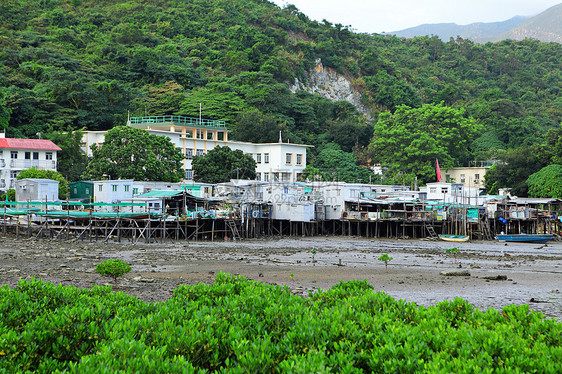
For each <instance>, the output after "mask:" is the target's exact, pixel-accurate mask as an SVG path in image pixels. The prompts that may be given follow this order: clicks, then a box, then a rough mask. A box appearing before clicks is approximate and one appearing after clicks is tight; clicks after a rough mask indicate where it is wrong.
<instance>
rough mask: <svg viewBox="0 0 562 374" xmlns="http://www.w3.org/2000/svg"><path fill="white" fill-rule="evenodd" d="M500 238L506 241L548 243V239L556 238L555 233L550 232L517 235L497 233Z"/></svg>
mask: <svg viewBox="0 0 562 374" xmlns="http://www.w3.org/2000/svg"><path fill="white" fill-rule="evenodd" d="M496 237H497V238H498V240H500V241H504V242H514V243H546V242H547V241H549V240H551V239H552V238H554V235H549V234H536V235H534V234H533V235H526V234H516V235H497V236H496Z"/></svg>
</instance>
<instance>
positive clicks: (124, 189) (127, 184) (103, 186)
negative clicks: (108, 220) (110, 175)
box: [93, 179, 134, 212]
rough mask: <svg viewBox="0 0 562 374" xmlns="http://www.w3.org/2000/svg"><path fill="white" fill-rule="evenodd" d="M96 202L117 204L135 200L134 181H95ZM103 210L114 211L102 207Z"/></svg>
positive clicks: (111, 208)
mask: <svg viewBox="0 0 562 374" xmlns="http://www.w3.org/2000/svg"><path fill="white" fill-rule="evenodd" d="M93 183H94V202H101V203H112V204H116V203H118V202H120V201H122V200H130V199H132V198H133V183H134V181H133V180H132V179H113V180H101V181H94V182H93ZM100 209H101V210H105V211H112V212H115V211H116V210H115V209H113V207H111V206H105V207H100Z"/></svg>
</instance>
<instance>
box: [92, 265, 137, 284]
mask: <svg viewBox="0 0 562 374" xmlns="http://www.w3.org/2000/svg"><path fill="white" fill-rule="evenodd" d="M130 271H131V267H130V266H129V265H128V264H127V263H126V262H125V261H123V260H117V259H113V260H106V261H103V262H102V263H100V264H98V265H97V266H96V273H98V274H100V275H102V276H104V277H110V278H113V281H114V282H115V287H117V278H119V277H122V276H123V275H124V274H126V273H128V272H130Z"/></svg>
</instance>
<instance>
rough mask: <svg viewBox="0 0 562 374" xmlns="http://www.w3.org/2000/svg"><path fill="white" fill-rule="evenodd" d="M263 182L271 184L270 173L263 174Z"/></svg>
mask: <svg viewBox="0 0 562 374" xmlns="http://www.w3.org/2000/svg"><path fill="white" fill-rule="evenodd" d="M263 181H264V182H269V173H263Z"/></svg>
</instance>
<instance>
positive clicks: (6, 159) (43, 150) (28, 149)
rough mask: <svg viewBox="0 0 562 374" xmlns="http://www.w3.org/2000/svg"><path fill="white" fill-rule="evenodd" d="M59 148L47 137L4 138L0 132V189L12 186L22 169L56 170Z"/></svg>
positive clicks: (3, 189)
mask: <svg viewBox="0 0 562 374" xmlns="http://www.w3.org/2000/svg"><path fill="white" fill-rule="evenodd" d="M60 150H61V149H60V147H58V146H57V145H56V144H55V143H53V142H52V141H50V140H48V139H16V138H6V137H5V134H4V133H0V190H2V191H5V190H7V189H9V188H14V187H15V182H16V178H17V176H18V174H19V173H20V171H22V170H24V169H29V168H32V167H36V168H37V169H44V170H55V171H56V170H57V152H58V151H60Z"/></svg>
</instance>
